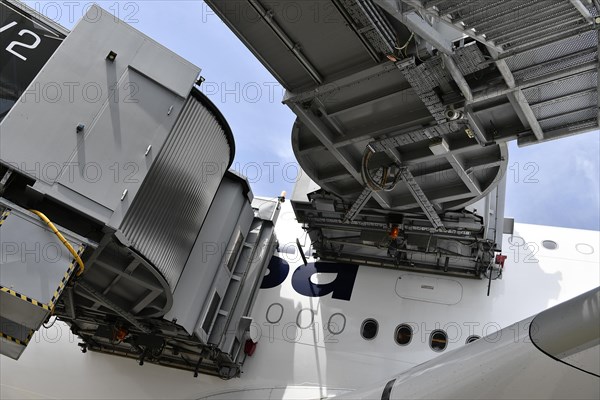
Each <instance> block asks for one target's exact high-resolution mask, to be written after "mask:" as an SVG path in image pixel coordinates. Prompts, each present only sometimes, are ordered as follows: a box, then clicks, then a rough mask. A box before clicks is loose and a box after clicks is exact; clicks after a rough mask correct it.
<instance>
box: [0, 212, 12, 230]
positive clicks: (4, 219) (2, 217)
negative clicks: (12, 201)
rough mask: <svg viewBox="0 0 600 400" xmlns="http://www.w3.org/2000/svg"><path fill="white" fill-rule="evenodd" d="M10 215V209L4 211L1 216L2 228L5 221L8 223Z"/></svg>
mask: <svg viewBox="0 0 600 400" xmlns="http://www.w3.org/2000/svg"><path fill="white" fill-rule="evenodd" d="M9 215H10V209H7V210H4V212H3V213H2V215H0V226H2V224H3V223H4V221H6V218H8V216H9Z"/></svg>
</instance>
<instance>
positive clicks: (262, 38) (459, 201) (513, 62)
mask: <svg viewBox="0 0 600 400" xmlns="http://www.w3.org/2000/svg"><path fill="white" fill-rule="evenodd" d="M207 3H208V4H209V5H210V6H211V7H212V9H213V10H214V11H215V13H217V14H218V15H219V16H220V17H221V18H222V19H223V21H224V22H225V23H226V24H227V25H228V26H229V27H230V28H231V30H232V31H233V32H235V34H236V35H237V36H238V37H239V38H240V39H241V40H242V41H243V42H244V43H245V44H246V46H247V47H248V48H249V49H250V50H251V51H252V52H253V54H254V55H255V56H256V57H257V58H258V59H259V60H260V61H261V62H262V63H263V64H264V65H265V67H266V68H267V69H268V70H269V71H270V72H271V73H272V74H273V75H274V76H275V77H276V78H277V79H278V80H279V82H280V83H281V84H282V85H283V86H284V87H285V88H286V89H287V93H286V95H285V98H284V103H285V104H287V105H288V106H289V107H290V109H291V110H292V111H293V112H294V113H295V114H296V115H297V120H296V123H295V124H294V127H293V129H292V143H293V148H294V152H295V155H296V157H297V159H298V161H299V163H300V165H301V167H302V168H303V170H304V171H305V172H306V173H307V174H308V176H309V177H310V178H311V179H312V180H313V181H314V182H315V183H316V184H317V185H318V187H319V188H320V190H318V191H317V192H313V193H307V192H304V193H300V192H299V191H296V193H295V196H294V203H293V204H294V208H295V211H296V215H297V217H298V220H299V221H301V222H303V223H305V224H306V226H307V227H308V228H310V230H309V232H310V233H309V234H310V236H311V238H312V240H313V244H314V245H315V248H316V250H317V254H318V255H320V256H321V257H324V258H326V259H332V260H339V261H348V260H352V261H354V262H362V263H366V264H370V265H377V266H387V267H406V268H415V267H419V266H420V267H422V268H425V269H427V270H430V271H434V272H441V273H447V272H453V273H460V274H464V273H466V274H467V275H470V276H486V274H487V272H485V271H487V269H490V268H492V269H495V270H496V272H495V276H499V275H500V272H499V271H500V269H501V263H497V262H496V258H495V255H494V252H495V251H497V250H499V246H500V242H501V241H500V240H499V238H500V236H499V235H501V233H502V227H503V214H504V212H503V209H504V205H503V204H504V193H503V192H504V189H503V177H504V174H505V170H506V165H507V161H508V154H507V147H506V142H508V141H511V140H517V142H518V144H519V145H528V144H535V143H540V142H544V141H547V140H552V139H558V138H561V137H564V136H568V135H573V134H577V133H581V132H586V131H590V130H593V129H597V128H598V107H597V106H598V91H597V88H598V50H597V47H598V29H597V28H598V23H600V18H599V17H598V1H596V0H594V1H592V0H571V1H563V0H540V1H533V0H531V1H527V0H509V1H486V2H482V1H474V0H473V1H456V0H427V1H418V0H402V1H400V0H328V1H319V2H295V1H286V0H284V1H270V0H233V1H226V2H220V1H214V0H207ZM304 186H306V185H304ZM307 195H308V196H307ZM417 256H418V257H417ZM417 258H418V259H417ZM498 260H501V258H499V259H498ZM490 266H491V267H490ZM487 276H491V275H490V274H487Z"/></svg>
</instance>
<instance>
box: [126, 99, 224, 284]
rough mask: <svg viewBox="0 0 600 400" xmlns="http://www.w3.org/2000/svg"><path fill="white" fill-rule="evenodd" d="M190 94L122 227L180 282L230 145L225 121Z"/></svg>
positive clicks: (159, 266) (170, 277)
mask: <svg viewBox="0 0 600 400" xmlns="http://www.w3.org/2000/svg"><path fill="white" fill-rule="evenodd" d="M199 99H200V98H199V97H196V96H190V97H189V98H188V100H187V101H186V103H185V105H184V108H183V111H182V112H181V114H180V116H179V118H178V120H177V122H176V123H175V126H174V127H173V130H172V131H171V133H170V134H169V137H168V139H167V141H166V142H165V144H164V146H163V148H162V150H161V152H160V154H159V155H158V156H157V159H156V161H155V162H154V164H153V165H152V167H151V169H150V171H149V172H148V175H147V177H146V179H145V181H144V183H143V184H142V187H141V188H140V190H139V191H138V193H137V196H136V198H135V199H134V200H133V203H132V205H131V207H130V208H129V211H128V213H127V215H126V216H125V218H124V220H123V222H122V224H121V226H120V229H121V230H122V231H123V233H124V234H125V236H126V237H127V239H128V240H129V241H130V242H131V247H133V248H134V249H136V250H137V251H138V252H140V253H141V254H142V255H143V256H144V257H146V258H147V259H148V260H149V261H150V262H151V263H152V264H154V266H155V267H156V268H157V269H158V270H159V271H160V272H161V273H162V274H163V276H164V277H165V279H166V280H167V282H169V284H170V286H171V288H174V287H175V285H176V284H177V280H178V279H179V276H180V275H181V272H182V270H183V267H184V265H185V262H186V260H187V258H188V256H189V254H190V251H191V250H192V247H193V245H194V242H195V240H196V237H197V235H198V232H199V231H200V228H201V226H202V223H203V221H204V218H205V217H206V214H207V213H208V209H209V207H210V204H211V203H212V201H213V198H214V196H215V194H216V191H217V189H218V187H219V182H220V181H221V178H222V177H223V174H224V173H225V170H226V168H227V166H228V164H229V162H230V153H231V151H232V146H230V141H229V138H228V133H227V132H226V129H228V128H226V127H224V125H223V123H222V121H221V120H220V119H219V118H218V117H217V116H216V115H215V114H213V112H212V111H211V110H209V109H208V108H207V107H206V105H205V104H206V103H205V102H207V101H208V100H207V99H203V101H202V102H201V101H199Z"/></svg>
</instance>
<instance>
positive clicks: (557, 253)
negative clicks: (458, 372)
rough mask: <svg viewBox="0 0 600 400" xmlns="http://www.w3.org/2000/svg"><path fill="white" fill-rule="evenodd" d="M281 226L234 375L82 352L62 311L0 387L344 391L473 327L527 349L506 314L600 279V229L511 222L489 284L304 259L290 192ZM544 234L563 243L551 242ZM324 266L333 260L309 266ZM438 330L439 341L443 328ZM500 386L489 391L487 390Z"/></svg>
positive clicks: (190, 394) (207, 392)
mask: <svg viewBox="0 0 600 400" xmlns="http://www.w3.org/2000/svg"><path fill="white" fill-rule="evenodd" d="M277 235H278V239H279V244H280V245H279V253H278V254H276V256H275V257H274V258H273V260H272V261H271V264H270V267H269V273H268V274H267V276H266V277H265V280H264V281H263V285H262V286H263V288H262V289H261V291H260V294H259V296H258V298H257V301H256V304H255V306H254V309H253V315H252V317H253V319H254V322H253V324H252V327H251V335H252V338H253V339H254V340H255V341H256V342H257V346H256V349H255V351H254V353H253V354H252V355H251V356H248V357H247V359H246V361H245V364H244V367H243V373H242V375H241V377H240V378H233V379H230V380H227V381H225V380H221V379H219V378H216V377H210V376H204V375H200V376H199V377H198V378H194V377H193V376H192V374H191V373H190V372H189V371H180V370H176V369H172V368H167V367H162V366H157V365H152V364H149V363H146V364H144V365H143V366H139V365H137V363H136V361H135V360H132V359H127V358H120V357H114V356H109V355H105V354H98V353H93V352H88V353H86V354H81V351H80V350H79V348H78V346H77V342H78V340H77V337H75V336H74V335H73V334H72V333H70V332H69V330H68V327H67V326H66V325H64V324H62V323H60V322H57V323H56V324H54V325H53V326H52V327H50V328H48V329H42V330H40V331H39V332H38V333H37V334H36V336H35V337H34V338H33V339H32V343H31V344H30V346H29V348H28V349H27V350H26V351H25V353H24V354H23V356H22V357H21V359H20V360H19V361H14V360H11V359H8V358H6V357H2V358H0V370H1V371H2V373H1V384H2V386H1V387H2V392H1V393H0V394H1V397H2V398H3V399H9V398H103V399H108V398H205V397H210V398H235V399H237V398H239V399H242V398H261V399H262V398H323V397H326V396H332V395H340V394H342V393H346V392H348V391H354V390H360V389H363V388H368V387H369V385H371V384H374V383H376V382H380V381H382V380H385V379H386V378H389V377H392V376H395V375H398V374H400V373H402V372H405V371H409V370H410V369H411V368H413V367H415V366H417V365H419V364H421V363H424V362H427V361H429V360H432V361H430V363H433V365H435V362H436V357H437V356H440V355H443V359H444V360H446V362H448V360H453V359H454V358H455V357H456V358H460V357H463V356H464V353H463V356H461V355H460V354H461V353H460V352H454V351H453V350H456V349H460V348H463V347H464V346H465V343H466V342H467V340H468V339H469V338H471V337H482V339H480V340H479V341H477V344H471V345H469V346H468V347H469V349H474V348H475V347H476V346H478V347H481V346H484V345H485V346H489V347H490V348H497V347H502V348H504V349H506V348H507V347H506V346H507V344H508V345H510V346H514V347H510V348H509V350H508V351H513V350H515V349H516V351H517V353H519V354H525V353H524V352H525V351H526V349H527V351H531V349H530V347H532V346H531V344H530V343H528V341H527V338H528V329H529V326H528V324H527V323H526V322H524V323H521V324H516V325H513V324H515V323H517V322H519V321H521V320H523V319H525V318H527V317H529V316H532V315H534V314H537V313H539V312H541V311H543V310H545V309H547V308H549V307H551V306H554V305H556V304H559V303H562V302H564V301H566V300H568V299H570V298H573V297H575V296H577V295H579V294H581V293H584V292H586V291H588V290H591V289H593V288H595V287H596V286H598V281H599V266H598V264H599V262H598V261H599V260H598V251H599V250H600V249H598V245H597V244H598V243H599V242H600V241H599V233H598V232H594V231H583V230H573V229H565V228H554V227H543V226H536V225H523V224H516V225H515V231H514V234H513V235H512V236H509V235H505V237H504V243H503V253H504V254H505V255H507V257H508V258H507V260H506V262H505V266H504V273H503V277H502V279H497V280H493V281H492V282H491V290H490V295H489V296H487V290H488V283H489V282H488V280H487V279H483V280H476V279H466V278H453V277H447V276H437V275H433V274H424V273H416V272H411V271H407V270H392V269H380V268H372V267H364V266H353V265H343V264H335V263H331V264H327V265H325V266H324V263H319V262H317V263H316V264H315V261H314V260H313V259H312V258H309V259H308V261H309V263H308V264H307V265H304V263H303V261H302V258H301V256H300V254H299V252H298V249H297V248H296V245H295V239H296V238H300V241H301V242H303V238H304V237H305V236H304V232H303V231H302V229H301V227H300V225H299V224H298V223H297V222H296V221H295V218H294V214H293V211H292V210H291V207H289V204H288V203H285V204H284V205H283V209H282V211H281V215H280V218H279V222H278V224H277ZM544 240H552V241H554V242H556V243H557V244H558V247H557V248H556V249H554V250H550V249H547V248H545V247H544V246H543V245H542V242H543V241H544ZM306 249H308V243H307V246H306V247H305V250H306ZM319 270H320V271H324V270H327V271H329V272H317V273H315V271H319ZM366 320H374V321H376V323H377V325H378V326H377V330H376V333H375V336H374V337H373V338H371V339H365V338H363V337H362V336H361V329H362V326H363V323H364V322H365V321H366ZM400 325H408V326H410V328H412V336H411V337H410V339H409V341H408V343H407V344H404V345H400V344H398V343H397V342H396V340H395V336H396V329H397V327H398V326H400ZM507 327H509V329H504V330H502V331H501V329H503V328H507ZM574 329H576V327H574ZM434 331H443V332H445V333H446V335H447V340H446V346H445V348H444V349H443V350H442V351H436V350H434V348H432V333H433V332H434ZM371 333H372V331H371ZM404 339H406V337H405V338H404ZM433 339H434V340H433V347H436V346H437V345H438V344H439V343H440V342H439V340H437V339H439V337H438V336H436V337H434V338H433ZM482 343H483V344H482ZM442 346H443V345H442ZM437 348H438V350H439V346H437ZM495 351H497V350H495ZM453 354H456V356H453ZM540 354H542V353H540ZM542 355H543V354H542ZM478 357H479V358H478V360H479V361H477V362H482V363H483V364H481V368H489V369H491V371H493V369H494V360H493V359H490V360H489V364H486V362H485V361H486V360H485V358H482V357H481V356H478ZM463 358H464V357H463ZM441 359H442V358H440V360H441ZM522 359H523V357H521V360H522ZM526 359H527V358H526ZM530 359H532V360H533V359H534V357H530ZM549 360H550V358H549ZM519 362H521V361H519ZM428 365H429V364H428ZM472 367H473V368H475V369H477V367H475V366H472ZM451 371H452V369H448V370H447V369H444V368H443V367H440V368H439V370H438V371H437V373H438V374H439V378H440V379H443V377H444V376H447V375H448V374H449V373H450V372H451ZM492 373H494V372H492ZM498 373H502V371H498ZM518 377H519V375H518V374H514V378H515V379H517V378H518ZM592 378H593V379H596V381H597V379H598V378H597V377H593V376H592ZM504 381H506V379H505V380H504ZM596 381H594V380H592V382H596ZM432 384H433V382H432ZM376 390H379V391H381V390H380V389H376ZM532 390H533V391H535V389H534V387H532ZM456 393H460V391H458V392H455V393H454V395H456ZM499 393H500V394H501V393H502V392H490V396H491V395H492V394H494V396H493V397H498V395H499ZM532 393H533V392H532ZM544 393H548V392H544ZM582 393H583V394H585V393H587V392H585V391H584V392H582ZM592 394H593V393H592ZM427 395H432V394H431V393H428V394H427ZM574 396H575V397H577V393H574ZM584 397H585V396H584Z"/></svg>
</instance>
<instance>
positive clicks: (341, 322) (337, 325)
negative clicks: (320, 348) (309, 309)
mask: <svg viewBox="0 0 600 400" xmlns="http://www.w3.org/2000/svg"><path fill="white" fill-rule="evenodd" d="M344 329H346V316H345V315H344V314H342V313H335V314H332V315H331V317H329V321H328V322H327V330H328V331H329V333H331V334H332V335H339V334H340V333H342V332H344Z"/></svg>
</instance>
